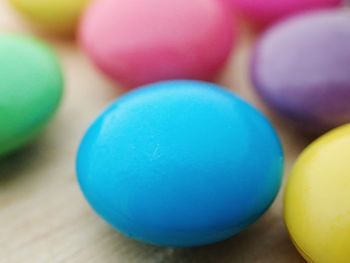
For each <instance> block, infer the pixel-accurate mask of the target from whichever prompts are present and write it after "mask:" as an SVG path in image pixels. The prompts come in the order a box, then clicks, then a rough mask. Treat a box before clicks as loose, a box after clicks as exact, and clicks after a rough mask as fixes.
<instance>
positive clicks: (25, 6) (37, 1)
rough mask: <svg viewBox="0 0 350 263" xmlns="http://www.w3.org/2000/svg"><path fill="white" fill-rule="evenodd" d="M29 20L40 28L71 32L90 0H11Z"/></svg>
mask: <svg viewBox="0 0 350 263" xmlns="http://www.w3.org/2000/svg"><path fill="white" fill-rule="evenodd" d="M10 2H11V3H12V4H13V5H14V6H15V7H16V8H17V9H18V10H19V11H20V12H21V13H22V14H23V15H24V16H25V17H26V18H28V19H29V20H31V21H32V22H33V23H35V24H36V25H37V26H39V27H40V28H44V29H46V30H52V31H57V32H61V33H71V32H73V31H74V30H75V28H76V25H77V23H78V21H79V18H80V15H81V13H82V11H83V9H84V8H85V6H86V5H87V4H88V3H89V2H90V0H10Z"/></svg>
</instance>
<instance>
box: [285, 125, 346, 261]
mask: <svg viewBox="0 0 350 263" xmlns="http://www.w3.org/2000/svg"><path fill="white" fill-rule="evenodd" d="M349 189H350V124H347V125H346V126H343V127H341V128H338V129H336V130H334V131H332V132H330V133H328V134H326V135H325V136H323V137H321V138H320V139H318V140H317V141H316V142H315V143H313V144H312V145H311V146H309V147H308V148H307V149H306V150H305V151H304V152H303V154H302V155H301V157H300V158H299V159H298V161H297V163H296V164H295V167H294V168H293V170H292V173H291V175H290V178H289V182H288V184H287V189H286V194H285V221H286V225H287V227H288V230H289V233H290V235H291V237H292V239H293V241H294V244H295V245H296V247H297V248H298V250H299V251H300V252H301V254H302V255H303V256H304V257H305V259H306V260H307V261H308V262H310V263H311V262H316V263H329V262H337V263H348V262H350V250H349V247H350V235H349V230H350V214H349V211H350V202H349V200H350V191H349Z"/></svg>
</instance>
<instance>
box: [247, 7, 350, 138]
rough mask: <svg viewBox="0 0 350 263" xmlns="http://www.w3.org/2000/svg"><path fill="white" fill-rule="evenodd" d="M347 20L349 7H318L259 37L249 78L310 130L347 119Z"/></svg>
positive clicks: (349, 69) (349, 37)
mask: <svg viewBox="0 0 350 263" xmlns="http://www.w3.org/2000/svg"><path fill="white" fill-rule="evenodd" d="M349 25H350V12H349V11H321V12H316V13H313V14H309V15H304V16H300V17H296V18H293V19H291V20H288V21H286V22H284V23H282V24H280V25H278V26H276V27H274V28H272V29H271V30H269V31H268V32H267V33H266V34H265V35H264V36H262V38H261V39H260V41H259V43H258V44H257V46H256V48H255V52H254V56H253V60H252V67H251V77H252V80H253V82H254V84H255V87H256V88H257V90H258V92H259V93H260V94H261V96H262V97H263V98H264V99H265V100H266V102H267V103H268V104H269V105H270V106H271V107H272V108H273V109H275V110H276V111H277V112H279V113H280V114H281V115H282V116H285V117H287V118H289V119H290V120H292V121H294V122H296V123H298V124H299V125H300V126H302V127H304V128H305V129H307V130H310V131H313V132H320V131H324V130H328V129H331V128H334V127H337V126H339V125H341V124H344V123H347V122H349V121H350V103H349V101H350V73H349V72H350V26H349Z"/></svg>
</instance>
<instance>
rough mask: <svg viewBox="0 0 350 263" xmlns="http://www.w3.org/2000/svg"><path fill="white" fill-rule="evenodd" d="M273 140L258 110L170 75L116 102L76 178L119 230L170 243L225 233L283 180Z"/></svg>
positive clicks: (244, 222) (264, 203)
mask: <svg viewBox="0 0 350 263" xmlns="http://www.w3.org/2000/svg"><path fill="white" fill-rule="evenodd" d="M282 167H283V155H282V151H281V146H280V143H279V139H278V138H277V135H276V133H275V131H274V129H273V128H272V127H271V125H270V124H269V122H268V121H267V120H266V119H265V117H263V115H261V114H260V113H259V112H258V111H257V110H256V109H254V108H253V107H252V106H250V105H249V104H248V103H246V102H244V101H243V100H241V99H240V98H238V97H237V96H235V95H234V94H232V93H231V92H229V91H225V90H223V89H220V88H219V87H218V86H216V85H214V84H209V83H204V82H203V83H202V82H193V81H171V82H162V83H158V84H152V85H149V86H146V87H143V88H140V89H137V90H135V91H133V92H131V93H129V94H126V95H125V96H123V97H122V98H120V99H118V100H116V101H115V102H114V103H113V104H112V105H111V106H109V107H108V108H107V110H105V111H104V112H103V113H102V114H101V115H100V116H99V117H98V118H97V120H96V121H95V122H94V123H93V124H92V126H91V127H90V128H89V129H88V131H87V133H86V134H85V137H84V139H83V141H82V143H81V145H80V149H79V153H78V158H77V171H78V179H79V182H80V185H81V189H82V191H83V192H84V194H85V196H86V198H87V200H88V201H89V203H90V204H91V206H92V207H93V208H94V209H95V210H96V212H97V213H98V214H99V215H101V216H102V217H103V218H104V219H105V220H106V221H107V222H109V223H110V224H111V225H112V226H114V227H115V228H116V229H118V230H119V231H121V232H122V233H124V234H125V235H127V236H129V237H131V238H134V239H137V240H141V241H144V242H147V243H152V244H157V245H164V246H165V245H166V246H179V247H187V246H198V245H203V244H209V243H212V242H216V241H220V240H223V239H227V238H229V237H231V236H232V235H234V234H236V233H238V232H240V231H241V230H243V229H245V228H246V227H247V226H249V225H250V224H252V223H254V222H255V221H256V220H257V219H258V218H259V217H260V216H261V215H262V214H263V213H264V212H265V211H266V209H267V208H268V207H269V206H270V204H271V203H272V201H273V200H274V198H275V196H276V194H277V192H278V189H279V187H280V183H281V176H282Z"/></svg>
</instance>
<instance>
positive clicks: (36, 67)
mask: <svg viewBox="0 0 350 263" xmlns="http://www.w3.org/2000/svg"><path fill="white" fill-rule="evenodd" d="M0 80H1V82H0V156H3V155H6V154H8V153H10V152H12V151H14V150H16V149H17V148H19V147H21V146H23V145H24V144H26V143H28V142H29V141H30V140H31V139H33V138H34V137H35V136H36V135H37V134H38V133H39V132H40V131H41V130H42V128H43V127H44V126H45V125H46V123H47V122H48V120H49V119H50V118H51V117H52V115H53V113H54V112H55V111H56V109H57V107H58V104H59V101H60V99H61V95H62V87H63V81H62V73H61V69H60V66H59V64H58V60H57V58H56V56H55V54H54V53H53V51H52V50H51V49H50V48H49V47H47V46H46V45H45V44H43V43H41V42H39V41H38V40H36V39H33V38H29V37H24V36H15V35H0Z"/></svg>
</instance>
